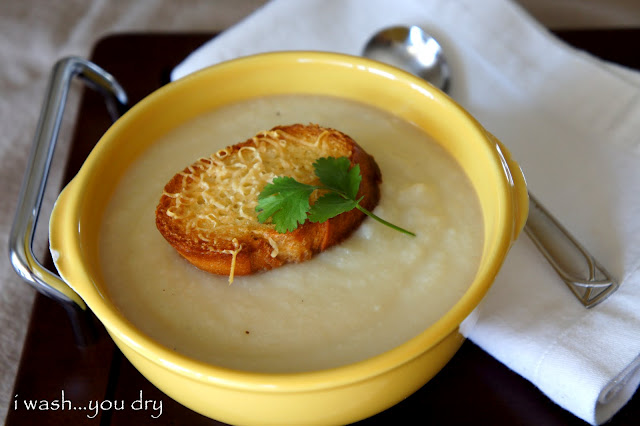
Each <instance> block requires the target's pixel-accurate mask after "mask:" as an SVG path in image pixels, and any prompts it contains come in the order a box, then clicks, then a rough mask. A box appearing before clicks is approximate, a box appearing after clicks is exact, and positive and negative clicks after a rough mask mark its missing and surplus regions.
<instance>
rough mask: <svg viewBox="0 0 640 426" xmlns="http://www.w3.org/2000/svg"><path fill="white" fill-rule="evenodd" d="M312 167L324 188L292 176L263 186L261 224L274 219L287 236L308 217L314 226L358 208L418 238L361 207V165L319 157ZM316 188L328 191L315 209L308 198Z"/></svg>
mask: <svg viewBox="0 0 640 426" xmlns="http://www.w3.org/2000/svg"><path fill="white" fill-rule="evenodd" d="M313 167H314V169H315V172H316V176H317V177H318V179H320V182H321V183H322V186H314V185H307V184H304V183H300V182H298V181H297V180H295V179H294V178H292V177H288V176H281V177H277V178H275V179H274V180H273V182H272V183H270V184H267V185H266V186H265V187H264V189H263V190H262V192H261V193H260V194H259V195H258V205H257V206H256V212H257V213H258V221H259V222H260V223H264V222H266V221H267V220H269V218H271V220H272V221H273V223H274V224H275V225H276V231H277V232H279V233H285V232H290V231H293V230H295V229H296V228H297V227H298V225H301V224H303V223H304V222H305V221H306V220H307V218H308V219H309V220H310V221H311V222H315V223H317V222H325V221H327V220H329V219H331V218H332V217H336V216H338V215H339V214H342V213H345V212H348V211H350V210H353V209H354V208H355V209H358V210H360V211H361V212H362V213H364V214H366V215H367V216H369V217H371V218H372V219H375V220H377V221H378V222H380V223H382V224H384V225H386V226H388V227H390V228H393V229H395V230H396V231H399V232H402V233H405V234H408V235H412V236H415V235H416V234H414V233H413V232H411V231H407V230H406V229H403V228H400V227H399V226H396V225H394V224H392V223H390V222H387V221H386V220H384V219H382V218H380V217H378V216H376V215H375V214H373V213H372V212H370V211H368V210H367V209H365V208H364V207H362V206H361V205H360V201H362V198H363V197H361V198H360V199H358V200H356V197H357V195H358V190H359V189H360V182H361V181H362V175H361V174H360V166H359V165H358V164H356V165H354V166H353V167H351V161H350V160H349V159H348V158H347V157H339V158H335V157H323V158H318V159H317V160H316V161H315V162H314V163H313ZM317 189H320V190H324V191H327V192H326V193H325V194H323V195H322V196H320V197H319V198H318V199H317V200H316V202H315V203H314V204H313V206H312V205H310V204H309V197H310V196H311V194H312V193H313V191H315V190H317Z"/></svg>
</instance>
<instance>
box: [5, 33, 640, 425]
mask: <svg viewBox="0 0 640 426" xmlns="http://www.w3.org/2000/svg"><path fill="white" fill-rule="evenodd" d="M558 35H559V36H560V37H561V38H563V39H564V40H566V41H568V42H569V43H571V44H573V45H575V46H577V47H579V48H582V49H585V50H588V51H590V52H592V53H594V54H596V55H598V56H600V57H602V58H604V59H607V60H611V61H614V62H618V63H620V64H623V65H627V66H630V67H633V68H636V69H640V55H638V54H637V52H635V49H634V48H633V46H637V45H638V44H640V29H639V30H635V29H624V30H597V31H589V30H581V31H575V30H574V31H560V32H558ZM212 36H214V34H118V35H113V36H109V37H106V38H104V39H102V40H101V41H100V42H99V43H98V44H97V45H96V46H95V49H94V51H93V53H92V55H91V58H90V59H91V60H92V61H94V62H95V63H97V64H98V65H100V66H102V67H103V68H105V69H106V70H107V71H109V72H110V73H112V74H113V75H114V76H115V78H116V79H117V80H118V81H119V82H120V83H121V84H122V85H123V86H124V88H125V90H127V92H128V94H129V97H130V103H131V104H134V103H136V102H138V101H139V100H140V99H142V98H143V97H144V96H146V95H147V94H149V93H151V92H152V91H154V90H155V89H157V88H159V87H161V86H162V85H164V84H166V83H167V82H168V79H169V72H170V71H171V69H172V68H173V67H174V66H175V65H177V64H178V63H179V62H180V61H181V60H182V59H183V58H184V57H185V56H186V55H187V54H188V53H189V52H191V51H192V50H193V49H195V48H197V47H198V46H200V45H201V44H202V43H204V42H205V41H207V40H209V39H210V38H211V37H212ZM109 125H110V121H109V117H108V115H107V113H106V110H105V107H104V104H103V101H102V98H101V97H100V96H99V95H98V94H96V93H94V92H93V91H90V90H88V91H85V92H84V93H83V97H82V101H81V106H80V112H79V115H78V118H77V124H76V128H75V132H74V135H73V141H72V149H71V154H70V158H69V160H68V162H67V170H66V175H65V176H66V181H68V180H70V179H71V178H72V177H73V176H74V175H75V173H76V172H77V170H78V169H79V167H80V165H81V164H82V162H83V161H84V159H85V157H86V156H87V154H88V153H89V151H90V150H91V149H92V148H93V146H94V144H95V143H96V142H97V141H98V139H99V138H100V136H101V135H102V134H103V133H104V132H105V130H106V129H107V128H108V127H109ZM34 126H35V123H34ZM25 285H26V284H25ZM95 322H96V328H97V333H98V337H97V340H96V342H95V343H93V344H92V345H89V346H86V347H79V346H78V345H76V343H75V340H74V335H73V333H72V331H71V327H70V325H69V320H68V317H67V315H66V313H65V311H64V310H63V309H62V308H61V307H60V306H59V305H57V304H56V303H55V302H53V301H51V300H50V299H48V298H46V297H45V296H42V295H38V296H36V300H35V305H34V307H33V312H32V317H31V321H30V325H29V330H28V334H27V338H26V342H25V345H24V350H23V355H22V359H21V363H20V367H19V371H18V376H17V379H16V383H15V388H14V392H13V394H12V399H11V401H10V407H9V412H8V417H7V420H6V425H7V426H17V425H52V424H65V425H66V424H69V425H85V424H86V425H96V424H100V425H103V426H106V425H144V424H153V425H158V426H160V425H219V424H222V423H220V422H217V421H215V420H211V419H208V418H205V417H203V416H201V415H199V414H197V413H195V412H193V411H191V410H189V409H187V408H185V407H183V406H182V405H180V404H178V403H177V402H175V401H173V400H172V399H170V398H169V397H167V396H166V395H164V394H163V393H162V392H161V391H159V390H158V389H157V388H155V387H154V386H153V385H152V384H151V383H149V382H148V381H147V380H146V379H145V378H144V377H142V375H140V373H138V372H137V370H135V369H134V368H133V367H132V365H131V364H130V363H129V362H128V361H127V359H126V358H124V357H123V356H122V354H121V353H120V351H119V350H118V349H117V348H116V347H115V345H114V344H113V342H112V341H111V339H110V338H109V336H108V334H107V333H106V332H105V331H104V329H103V328H102V326H101V325H100V324H99V323H97V321H95ZM141 395H142V399H143V401H151V403H150V405H148V406H147V408H146V409H145V408H144V405H141V406H139V405H138V404H137V401H138V400H140V398H141ZM25 401H32V402H38V407H37V408H35V409H28V408H27V407H26V406H25ZM56 403H57V404H58V405H57V406H56V405H55V404H56ZM113 403H115V404H116V405H113ZM153 403H155V408H154V406H153ZM160 403H161V404H162V412H161V413H160V410H159V404H160ZM143 404H144V402H143ZM96 405H101V406H102V407H101V408H98V409H96V408H95V407H96ZM109 406H111V409H108V408H109ZM138 408H139V409H138ZM246 409H247V410H251V407H247V408H246ZM154 417H155V418H154ZM638 419H640V392H636V395H635V396H634V398H633V399H632V400H631V401H630V402H629V404H627V405H626V406H625V407H624V408H623V409H622V410H621V411H620V412H619V413H618V414H617V415H616V416H615V417H614V418H613V420H612V421H611V422H610V423H609V424H610V425H611V426H619V425H632V424H633V425H635V424H637V422H638ZM425 423H432V424H438V425H441V424H442V425H443V424H447V425H455V424H465V425H467V424H511V425H516V424H517V425H531V426H539V425H547V426H549V425H576V426H578V425H580V426H583V425H586V423H585V422H583V421H582V420H580V419H578V418H576V417H575V416H573V415H572V414H571V413H569V412H567V411H565V410H563V409H562V408H560V407H559V406H557V405H555V404H554V403H553V402H552V401H550V400H549V399H548V398H547V397H546V396H544V395H543V394H542V393H541V392H540V391H539V390H537V388H535V387H534V386H533V385H532V384H530V383H529V382H528V381H526V380H524V379H523V378H521V377H520V376H518V375H517V374H515V373H513V372H512V371H510V370H509V369H508V368H506V367H505V366H504V365H502V364H501V363H499V362H498V361H496V360H495V359H493V358H492V357H491V356H489V355H487V354H486V353H485V352H484V351H482V350H481V349H480V348H478V347H477V346H475V345H474V344H473V343H471V342H469V341H467V342H465V343H464V345H463V346H462V348H461V349H460V351H459V352H458V353H457V354H456V355H455V356H454V358H453V359H452V360H451V362H450V363H449V364H448V365H447V366H446V367H445V368H444V369H443V370H442V371H441V372H440V373H439V374H438V375H437V376H436V377H435V378H433V379H432V380H431V381H430V382H429V383H427V384H426V385H425V386H424V387H423V388H422V389H420V390H419V391H418V392H416V393H415V394H414V395H412V396H411V397H409V398H407V399H406V400H404V401H403V402H401V403H399V404H398V405H396V406H394V407H392V408H390V409H389V410H387V411H385V412H383V413H380V414H378V415H376V416H374V417H372V418H369V419H367V420H364V421H362V422H360V423H359V424H362V425H377V424H380V425H387V424H425Z"/></svg>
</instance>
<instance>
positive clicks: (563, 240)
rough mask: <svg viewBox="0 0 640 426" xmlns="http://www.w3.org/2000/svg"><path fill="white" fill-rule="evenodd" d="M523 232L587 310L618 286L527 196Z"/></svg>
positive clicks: (560, 226)
mask: <svg viewBox="0 0 640 426" xmlns="http://www.w3.org/2000/svg"><path fill="white" fill-rule="evenodd" d="M524 230H525V232H526V233H527V235H529V237H530V238H531V239H532V240H533V242H534V243H535V245H536V246H537V247H538V249H540V251H541V252H542V254H543V255H544V257H545V258H546V259H547V261H548V262H549V263H550V264H551V266H553V268H554V269H555V270H556V272H557V273H558V275H559V276H560V278H561V279H562V280H563V281H564V282H565V284H566V285H567V286H568V287H569V288H570V289H571V291H572V292H573V293H574V294H575V296H576V297H577V298H578V299H579V300H580V302H582V304H583V305H584V306H586V307H587V308H591V307H593V306H595V305H597V304H598V303H600V302H602V301H603V300H604V299H606V298H607V297H608V296H609V295H611V294H612V293H613V292H615V291H616V289H617V288H618V286H619V284H618V282H616V281H615V280H614V279H613V278H612V277H611V274H609V272H607V270H606V269H604V268H603V267H602V265H600V264H599V263H598V261H597V260H596V259H595V258H594V257H593V256H592V255H591V254H589V252H587V250H586V249H585V248H584V247H583V246H582V245H581V244H580V243H579V242H578V241H577V240H576V239H575V238H574V237H573V236H572V235H571V234H570V233H569V231H568V230H567V229H566V228H565V227H564V226H562V225H561V224H560V223H559V222H558V221H557V220H556V219H555V218H554V217H553V216H551V214H550V213H549V212H548V211H547V210H546V209H545V208H544V207H543V206H542V205H541V204H540V203H539V202H538V201H537V200H536V199H535V198H534V197H533V195H531V193H529V217H528V218H527V222H526V224H525V227H524Z"/></svg>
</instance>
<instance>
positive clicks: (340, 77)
mask: <svg viewBox="0 0 640 426" xmlns="http://www.w3.org/2000/svg"><path fill="white" fill-rule="evenodd" d="M273 94H321V95H335V96H339V97H342V98H346V99H351V100H356V101H360V102H363V103H365V104H370V105H373V106H376V107H379V108H382V109H384V110H387V111H391V112H393V113H394V114H395V115H397V116H399V117H401V118H404V119H406V120H408V121H410V122H413V123H415V124H416V125H418V126H419V127H421V128H424V129H425V130H427V132H428V133H429V134H430V135H431V136H432V137H433V138H435V140H436V141H438V142H439V143H440V144H441V145H442V146H444V147H445V148H446V149H447V150H448V151H449V152H450V153H451V154H452V155H453V157H454V158H455V159H456V160H457V161H458V162H459V164H460V165H461V166H462V168H463V169H464V170H465V172H466V173H467V174H468V176H469V178H470V180H471V182H472V184H473V186H474V188H475V190H476V192H477V194H478V197H479V199H480V204H481V208H482V212H483V221H484V235H485V241H484V246H483V253H482V257H481V262H480V266H479V270H478V273H477V277H476V279H475V281H474V282H473V283H472V285H471V286H470V287H469V289H468V291H466V293H465V294H464V295H463V296H462V297H461V298H460V299H459V300H458V302H457V303H456V304H455V305H454V306H453V307H452V308H451V309H450V310H449V311H448V312H447V313H446V314H445V315H443V316H442V317H441V318H440V319H439V320H438V321H437V322H436V323H435V324H434V325H432V326H430V327H429V328H428V329H426V330H424V331H423V332H422V333H420V334H419V335H418V336H416V337H415V338H412V339H411V340H409V341H407V342H405V343H403V344H401V345H399V346H398V347H396V348H394V349H392V350H389V351H387V352H384V353H382V354H379V355H377V356H374V357H372V358H370V359H367V360H364V361H361V362H357V363H354V364H350V365H345V366H341V367H337V368H332V369H327V370H322V371H313V372H302V373H290V374H271V373H269V374H267V373H255V372H246V371H237V370H231V369H228V368H222V367H220V366H215V365H209V364H206V363H203V362H200V361H197V360H194V359H191V358H188V357H186V356H183V355H180V354H178V353H175V352H173V351H171V350H169V349H168V348H166V347H164V346H162V345H161V344H159V343H158V342H156V341H154V340H152V339H151V338H149V337H148V336H147V335H145V334H144V333H142V332H141V331H140V330H138V329H136V328H135V326H133V325H132V324H131V323H130V322H128V321H127V319H126V318H124V317H123V316H122V314H121V313H120V312H119V311H118V310H117V309H116V307H115V306H114V304H113V303H112V301H110V300H109V298H108V295H107V292H106V290H105V288H104V284H103V283H102V282H101V279H100V273H99V270H100V269H99V258H98V256H99V253H98V244H97V240H98V235H99V230H100V221H101V217H102V212H103V210H104V209H105V207H106V204H107V202H108V201H109V196H110V194H111V193H112V192H113V190H114V187H115V186H116V184H117V182H118V180H119V178H120V177H121V176H122V175H123V173H124V171H125V170H126V169H127V167H128V166H129V165H130V164H131V162H132V161H134V160H135V159H136V158H137V157H138V156H140V155H141V154H142V153H143V152H144V151H145V149H147V148H148V147H149V146H150V145H151V144H153V143H154V142H155V141H156V140H157V139H158V138H159V137H160V136H162V135H164V134H165V133H166V132H168V131H170V130H171V129H173V128H175V127H177V126H179V125H180V124H182V123H184V122H186V121H187V120H189V119H191V118H193V117H196V116H198V115H200V114H202V113H204V112H205V111H209V110H211V109H213V108H216V107H218V106H221V105H225V104H228V103H231V102H235V101H239V100H243V99H248V98H252V97H257V96H265V95H273ZM133 141H135V142H133ZM527 210H528V197H527V191H526V186H525V182H524V177H523V176H522V173H521V171H520V168H519V166H518V165H517V163H515V162H514V161H513V160H512V159H511V157H510V155H509V153H508V152H507V150H506V149H505V148H504V146H502V145H501V143H500V142H498V141H497V140H496V139H495V138H494V137H493V136H491V135H490V134H489V133H488V132H487V131H486V130H485V129H484V128H483V127H482V126H481V125H480V124H479V123H478V122H477V121H476V120H474V119H473V118H472V117H471V116H470V115H469V114H468V113H467V112H465V111H464V110H463V109H462V108H461V107H460V106H458V105H457V104H456V103H455V102H453V101H452V100H451V99H450V98H449V97H447V96H446V95H445V94H443V93H442V92H440V91H439V90H437V89H435V88H434V87H432V86H430V85H428V84H427V83H425V82H423V81H422V80H420V79H418V78H415V77H413V76H411V75H409V74H407V73H404V72H402V71H399V70H397V69H395V68H392V67H389V66H385V65H383V64H380V63H377V62H373V61H370V60H366V59H363V58H359V57H351V56H345V55H339V54H330V53H319V52H282V53H270V54H263V55H256V56H252V57H246V58H241V59H237V60H233V61H229V62H226V63H222V64H218V65H216V66H214V67H211V68H208V69H206V70H203V71H200V72H198V73H196V74H194V75H191V76H189V77H186V78H184V79H182V80H179V81H177V82H174V83H171V84H169V85H167V86H165V87H163V88H161V89H160V90H158V91H156V92H155V93H153V94H151V95H150V96H148V97H147V98H146V99H144V100H143V101H141V102H140V103H138V104H137V105H135V106H134V107H133V108H132V109H131V110H130V111H129V112H127V113H126V114H125V115H124V116H123V117H122V118H121V119H120V120H118V121H117V122H116V123H115V124H114V125H113V126H112V127H111V128H110V129H109V130H108V132H107V133H106V134H105V135H104V136H103V138H102V139H101V140H100V142H99V143H98V145H97V146H96V148H95V149H94V150H93V152H92V153H91V154H90V156H89V157H88V158H87V160H86V162H85V164H84V165H83V167H82V169H81V170H80V172H79V173H78V175H77V176H76V177H75V178H74V179H73V181H72V182H71V183H70V184H69V185H68V186H67V187H66V188H65V190H64V191H63V192H62V194H61V195H60V197H59V199H58V201H57V203H56V205H55V208H54V211H53V213H52V217H51V222H50V238H51V249H52V252H53V253H54V258H55V259H56V267H57V269H58V271H59V272H60V275H61V276H62V277H63V279H64V280H65V282H67V283H68V284H69V286H70V287H71V288H72V289H73V290H74V291H75V292H76V293H77V294H78V295H80V297H81V298H82V299H83V300H84V301H85V302H86V304H87V305H88V306H89V307H90V309H91V310H92V311H93V312H94V313H95V315H96V316H97V317H98V318H99V319H100V320H101V321H102V323H103V324H104V325H105V327H106V329H107V331H108V332H109V334H110V335H111V337H112V338H113V340H114V341H115V343H116V344H117V345H118V347H119V348H120V349H121V350H122V352H123V353H124V355H125V356H126V357H127V358H128V359H129V360H130V361H131V362H132V364H133V365H134V366H135V367H136V368H137V369H138V370H139V371H140V372H141V373H142V374H143V375H144V376H146V377H147V378H148V379H149V380H150V381H151V382H152V383H154V384H155V385H156V386H157V387H158V388H160V389H161V390H162V391H164V392H165V393H166V394H167V395H169V396H170V397H172V398H174V399H175V400H177V401H179V402H180V403H182V404H183V405H185V406H187V407H189V408H191V409H193V410H195V411H197V412H199V413H202V414H204V415H205V416H209V417H212V418H215V419H218V420H222V421H225V422H229V423H234V424H273V425H285V424H292V425H303V424H344V423H349V422H354V421H357V420H360V419H363V418H366V417H369V416H371V415H374V414H376V413H378V412H380V411H383V410H384V409H386V408H388V407H390V406H392V405H394V404H396V403H397V402H399V401H401V400H402V399H403V398H406V397H407V396H408V395H410V394H411V393H413V392H415V391H416V390H417V389H419V388H420V387H421V386H422V385H424V384H425V383H426V382H427V381H428V380H429V379H430V378H431V377H433V376H434V375H435V374H436V373H437V372H438V371H439V370H440V369H441V368H442V367H443V366H444V365H445V364H446V363H447V362H448V361H449V359H450V358H451V357H452V356H453V355H454V354H455V352H456V351H457V349H458V348H459V347H460V345H461V344H462V342H463V337H462V335H461V334H460V332H459V326H460V324H461V322H462V321H463V320H465V318H467V317H468V316H469V315H470V314H471V313H472V311H473V310H474V308H475V307H476V306H477V305H478V304H479V303H480V301H481V300H482V298H483V297H484V295H485V294H486V292H487V290H488V289H489V287H490V286H491V284H492V282H493V280H494V278H495V276H496V274H497V272H498V270H499V268H500V266H501V264H502V262H503V260H504V259H505V256H506V254H507V252H508V250H509V248H510V247H511V244H512V243H513V241H514V240H515V239H516V237H517V236H518V234H519V233H520V231H521V229H522V227H523V225H524V222H525V220H526V217H527ZM69 292H70V293H71V291H69ZM73 296H75V295H73Z"/></svg>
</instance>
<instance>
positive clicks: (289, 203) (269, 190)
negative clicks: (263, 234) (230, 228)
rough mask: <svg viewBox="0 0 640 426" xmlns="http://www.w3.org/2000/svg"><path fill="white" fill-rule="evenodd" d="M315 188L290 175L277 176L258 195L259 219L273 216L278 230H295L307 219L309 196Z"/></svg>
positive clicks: (261, 220)
mask: <svg viewBox="0 0 640 426" xmlns="http://www.w3.org/2000/svg"><path fill="white" fill-rule="evenodd" d="M315 189H316V188H315V187H314V186H311V185H306V184H304V183H300V182H298V181H297V180H295V179H293V178H291V177H288V176H281V177H277V178H275V179H274V180H273V182H272V183H270V184H267V185H266V186H265V187H264V189H263V190H262V192H261V193H260V194H259V195H258V205H257V206H256V212H257V213H258V221H259V222H260V223H264V222H266V221H267V220H268V219H269V218H272V220H273V223H275V225H276V231H278V232H280V233H285V232H287V231H293V230H294V229H296V228H297V227H298V225H299V224H302V223H304V221H305V220H306V219H307V212H308V211H309V207H310V206H309V197H310V196H311V193H312V192H313V191H314V190H315Z"/></svg>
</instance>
